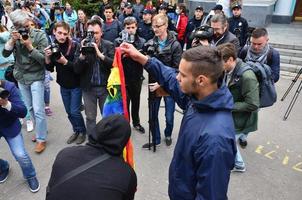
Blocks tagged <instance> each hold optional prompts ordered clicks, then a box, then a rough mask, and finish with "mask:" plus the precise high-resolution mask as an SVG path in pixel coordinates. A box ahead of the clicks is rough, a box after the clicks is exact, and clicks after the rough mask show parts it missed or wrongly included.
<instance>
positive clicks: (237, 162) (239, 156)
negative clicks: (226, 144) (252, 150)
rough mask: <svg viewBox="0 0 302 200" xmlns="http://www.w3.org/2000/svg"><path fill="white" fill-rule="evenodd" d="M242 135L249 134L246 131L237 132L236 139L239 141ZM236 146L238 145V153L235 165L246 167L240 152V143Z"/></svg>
mask: <svg viewBox="0 0 302 200" xmlns="http://www.w3.org/2000/svg"><path fill="white" fill-rule="evenodd" d="M242 135H247V134H246V133H239V134H236V141H237V140H238V139H239V138H240V137H242ZM236 147H237V153H236V157H235V166H238V167H245V164H244V161H243V158H242V156H241V153H240V151H239V147H238V144H236Z"/></svg>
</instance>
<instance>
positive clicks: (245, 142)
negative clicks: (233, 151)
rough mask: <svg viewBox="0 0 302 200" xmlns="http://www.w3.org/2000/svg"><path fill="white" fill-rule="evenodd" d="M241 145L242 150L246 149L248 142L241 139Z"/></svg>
mask: <svg viewBox="0 0 302 200" xmlns="http://www.w3.org/2000/svg"><path fill="white" fill-rule="evenodd" d="M238 141H239V145H240V146H241V148H243V149H244V148H245V147H246V146H247V141H246V140H242V138H239V140H238Z"/></svg>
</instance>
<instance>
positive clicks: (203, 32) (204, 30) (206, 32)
mask: <svg viewBox="0 0 302 200" xmlns="http://www.w3.org/2000/svg"><path fill="white" fill-rule="evenodd" d="M213 35H214V30H213V28H212V27H210V26H209V25H202V26H200V27H197V28H195V29H194V30H193V32H192V33H191V36H190V39H191V40H193V39H195V40H208V41H211V40H212V37H213Z"/></svg>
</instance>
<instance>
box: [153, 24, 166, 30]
mask: <svg viewBox="0 0 302 200" xmlns="http://www.w3.org/2000/svg"><path fill="white" fill-rule="evenodd" d="M164 25H166V23H164V24H162V25H154V26H152V28H153V29H159V28H160V27H162V26H164Z"/></svg>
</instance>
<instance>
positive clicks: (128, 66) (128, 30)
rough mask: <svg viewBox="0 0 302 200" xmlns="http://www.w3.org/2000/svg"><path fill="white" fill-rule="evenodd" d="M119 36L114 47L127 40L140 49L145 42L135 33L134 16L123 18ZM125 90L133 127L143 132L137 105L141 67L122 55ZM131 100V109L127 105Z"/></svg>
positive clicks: (138, 103)
mask: <svg viewBox="0 0 302 200" xmlns="http://www.w3.org/2000/svg"><path fill="white" fill-rule="evenodd" d="M120 35H121V37H120V38H117V39H116V40H115V41H114V45H115V46H116V47H118V46H120V44H121V43H122V42H128V43H131V44H133V45H134V46H135V47H136V49H138V50H141V49H142V48H143V45H144V43H145V42H146V41H145V40H144V39H143V38H141V37H139V36H138V34H137V21H136V19H135V18H134V17H127V18H126V19H125V20H124V30H123V31H122V32H121V34H120ZM122 63H123V67H124V74H125V81H126V90H127V103H128V106H127V107H128V109H129V110H131V118H132V124H133V127H134V128H135V129H136V130H137V131H139V132H141V133H145V129H144V127H142V126H141V124H140V119H139V107H140V95H141V89H142V82H143V67H142V65H141V64H139V63H138V62H135V61H134V60H133V59H131V58H129V57H123V59H122ZM130 101H131V109H130V107H129V105H130Z"/></svg>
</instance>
